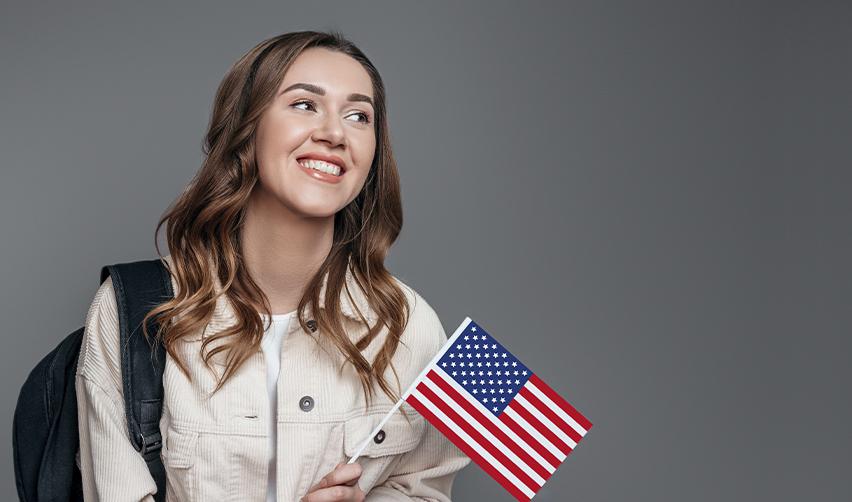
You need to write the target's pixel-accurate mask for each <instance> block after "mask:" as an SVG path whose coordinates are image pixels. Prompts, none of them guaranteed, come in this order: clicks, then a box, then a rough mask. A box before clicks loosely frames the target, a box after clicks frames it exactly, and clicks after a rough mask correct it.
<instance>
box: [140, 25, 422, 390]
mask: <svg viewBox="0 0 852 502" xmlns="http://www.w3.org/2000/svg"><path fill="white" fill-rule="evenodd" d="M312 47H322V48H326V49H330V50H334V51H338V52H341V53H343V54H347V55H348V56H350V57H352V58H354V59H355V60H356V61H358V62H359V63H361V65H362V66H363V67H364V69H365V70H366V71H367V73H368V74H369V75H370V79H371V80H372V85H373V94H374V101H375V119H374V127H375V134H376V151H375V155H374V159H373V163H372V165H371V166H370V172H369V174H368V176H367V180H366V182H365V184H364V187H363V190H362V191H361V192H360V193H359V194H358V196H357V197H356V198H355V199H354V200H353V201H352V202H351V203H349V204H348V205H347V206H346V207H345V208H343V209H342V210H340V211H339V212H338V213H337V214H335V216H334V238H333V244H332V248H331V251H330V252H329V254H328V256H327V257H326V259H325V261H324V262H323V263H322V265H321V266H320V268H319V270H318V271H317V273H316V274H315V275H314V277H313V278H312V279H311V280H310V281H309V282H308V285H307V286H306V289H305V292H304V294H303V296H302V298H301V300H300V301H299V306H298V310H297V317H298V320H299V324H300V325H301V327H302V329H303V330H306V332H307V330H308V325H307V324H306V322H307V321H306V319H305V312H304V311H305V307H306V306H308V305H310V309H311V313H312V314H313V318H314V320H315V322H316V329H318V330H319V333H321V334H322V336H324V337H327V338H328V339H329V340H330V341H331V342H333V344H334V345H335V346H336V347H337V349H339V350H340V352H341V353H342V354H343V356H344V360H343V365H345V364H346V363H347V362H348V363H350V364H352V365H353V366H354V368H355V370H356V371H357V374H358V377H359V379H360V381H361V385H362V387H363V390H364V395H365V398H366V400H367V403H369V402H370V400H371V398H372V397H373V394H374V389H373V384H374V383H378V385H379V386H380V387H381V389H382V390H383V391H384V393H385V394H386V395H387V396H388V397H390V398H391V400H392V401H394V402H395V401H396V400H398V398H399V395H398V394H397V392H396V391H395V390H394V389H392V388H391V387H390V385H389V384H388V382H386V381H385V378H384V376H383V375H384V373H385V370H386V368H387V367H388V365H390V368H391V370H392V371H393V374H394V376H395V378H396V380H397V389H398V390H399V391H400V392H401V389H399V377H398V375H397V373H396V369H395V368H393V364H392V363H391V359H392V357H393V355H394V353H395V352H396V349H397V346H398V344H399V339H400V336H401V334H402V332H403V330H404V328H405V326H406V324H407V323H408V317H409V314H410V306H409V305H408V302H407V299H406V297H405V294H404V293H403V291H402V289H401V288H400V286H399V285H397V283H396V282H395V281H394V278H393V276H392V275H391V274H390V273H389V272H388V271H387V270H386V269H385V267H384V260H385V256H386V255H387V251H388V249H389V248H390V246H391V245H392V244H393V243H394V241H395V240H396V238H397V236H398V235H399V232H400V230H401V228H402V203H401V198H400V187H399V173H398V171H397V167H396V161H395V160H394V157H393V154H392V151H391V145H390V140H389V133H388V127H387V111H386V105H385V89H384V84H383V83H382V79H381V77H380V75H379V73H378V71H377V70H376V68H375V66H373V64H372V63H371V62H370V60H369V59H367V56H365V55H364V53H363V52H361V50H359V49H358V48H357V47H356V46H355V45H354V44H353V43H352V42H350V41H348V40H346V39H345V38H344V37H343V36H342V35H341V34H340V33H338V32H335V31H333V32H315V31H299V32H292V33H285V34H282V35H278V36H276V37H273V38H270V39H267V40H264V41H263V42H261V43H259V44H258V45H257V46H255V47H254V48H252V49H251V50H250V51H248V52H247V53H246V54H244V55H243V56H242V57H241V58H240V59H239V60H238V61H237V62H236V63H234V65H233V66H232V67H231V68H230V69H229V70H228V72H227V74H226V75H225V77H224V78H223V80H222V82H221V83H220V85H219V88H218V91H217V92H216V99H215V102H214V103H213V110H212V114H211V118H210V123H209V127H208V129H207V134H206V137H205V141H204V145H203V153H204V155H205V158H204V161H203V163H202V165H201V168H200V169H199V170H198V172H197V173H196V174H195V176H194V178H193V179H192V180H191V181H190V182H189V184H188V185H187V186H186V188H185V189H184V191H183V193H182V194H181V195H180V196H179V197H178V198H177V200H176V201H175V202H174V203H173V204H172V205H171V206H170V207H169V209H168V210H167V211H166V212H165V213H164V215H163V216H162V218H161V219H160V221H159V222H158V224H157V228H156V230H155V232H154V240H155V246H156V247H157V253H158V254H159V255H160V256H162V253H161V252H160V248H159V245H158V244H157V236H158V235H159V232H160V227H161V226H162V225H163V224H164V223H167V234H166V235H167V242H168V247H169V251H170V254H171V259H172V261H173V262H174V270H170V272H171V274H172V275H173V276H174V277H175V280H176V281H177V284H178V288H177V291H176V292H175V298H174V299H172V300H170V301H167V302H165V303H163V304H162V305H160V306H158V307H156V308H154V309H152V310H151V312H150V313H149V314H148V315H147V316H146V317H145V321H144V322H143V327H144V326H147V323H148V322H149V318H155V319H156V321H157V322H158V324H159V328H158V330H157V333H156V335H155V340H154V343H156V342H158V341H159V342H162V343H163V344H164V346H165V348H166V350H167V352H168V354H169V355H171V356H172V358H173V359H174V360H175V361H176V362H177V364H178V366H179V367H180V369H181V371H182V372H183V373H184V374H185V375H186V376H187V378H191V376H190V374H189V371H188V369H187V366H186V362H185V361H183V360H182V358H181V357H180V355H179V353H178V350H177V346H176V343H177V342H178V341H179V340H180V339H181V338H183V337H186V336H188V335H190V334H192V333H197V332H198V330H203V329H205V327H206V325H207V323H208V321H209V320H210V319H211V316H212V315H213V312H214V308H215V305H216V300H217V298H218V296H219V295H221V294H224V295H226V296H227V300H228V301H230V302H231V304H232V305H233V310H234V313H235V315H236V317H237V322H236V323H235V324H234V325H233V326H232V327H229V328H227V329H225V330H223V331H222V332H220V333H217V334H215V335H214V336H211V337H207V338H205V340H204V342H203V343H202V346H201V351H202V354H204V355H203V360H204V362H205V364H206V365H207V366H208V367H211V366H210V358H212V357H213V356H214V355H215V354H216V353H218V352H219V351H228V352H227V355H228V357H227V364H226V367H225V371H224V373H223V374H222V376H221V378H220V379H219V380H218V383H217V385H216V388H215V389H214V393H215V392H216V391H218V390H219V389H220V388H221V387H222V385H224V383H225V382H226V381H227V380H228V379H229V378H230V377H231V376H232V375H233V374H234V373H235V372H236V371H237V369H238V368H239V367H240V366H241V365H242V364H243V363H244V362H245V361H246V360H247V359H248V358H249V357H251V356H252V354H253V353H255V352H256V351H257V350H258V348H259V346H260V341H261V338H262V336H263V333H264V324H263V320H262V319H261V317H260V314H259V312H264V313H266V314H267V315H269V314H270V306H269V300H268V298H267V297H266V295H264V293H263V291H262V290H261V289H260V287H259V286H258V285H257V283H255V281H254V280H252V278H251V276H250V274H249V273H248V271H247V269H246V266H245V263H244V261H243V256H242V254H241V245H240V242H241V231H240V230H241V226H242V223H243V219H244V216H245V210H246V205H247V203H248V200H249V196H250V194H251V192H252V189H253V188H254V187H255V185H256V184H257V183H258V179H259V178H258V166H257V160H256V156H255V143H254V140H255V133H256V131H257V126H258V121H259V119H260V117H261V115H262V114H263V112H264V110H265V109H266V108H267V107H268V106H269V105H270V103H271V102H272V100H273V98H274V96H275V92H276V90H277V89H278V87H279V86H280V84H281V82H282V80H283V78H284V73H285V72H286V71H287V69H288V68H289V67H290V65H291V64H292V63H293V61H294V60H295V59H296V57H297V56H299V54H301V53H302V52H303V51H304V50H305V49H308V48H312ZM347 268H349V270H351V272H352V274H353V276H354V277H355V279H356V281H357V283H358V286H359V287H360V288H361V289H362V290H363V291H364V292H365V293H367V295H366V296H367V297H368V299H369V305H370V307H371V308H372V309H373V310H374V311H375V313H376V314H377V317H378V320H377V322H376V323H375V324H374V325H373V326H369V322H368V321H367V319H365V318H364V317H363V316H361V321H362V322H363V324H364V325H365V326H366V327H367V331H366V334H365V335H364V336H363V337H361V338H360V339H359V340H357V342H353V341H352V340H351V339H350V337H349V336H347V334H346V331H345V330H344V326H343V321H342V319H341V315H342V314H341V310H340V305H339V295H340V294H341V291H342V288H344V287H345V286H346V281H345V279H346V271H347ZM213 270H215V272H216V274H218V279H219V282H220V284H221V286H222V288H221V291H218V292H217V291H216V290H215V289H216V288H215V283H214V280H213V277H212V276H211V275H212V271H213ZM326 274H328V279H327V281H328V282H327V285H326V289H325V296H324V308H318V307H319V303H318V302H319V300H320V298H319V295H320V293H321V289H322V279H323V277H324V276H325V275H326ZM347 294H349V292H348V288H347ZM382 327H386V328H387V337H386V339H385V342H384V344H383V346H382V347H381V349H380V350H379V351H378V352H377V355H376V357H375V358H374V360H373V362H372V363H370V362H369V361H368V360H367V359H366V358H365V357H364V356H363V355H362V354H361V352H362V350H363V349H365V348H366V347H367V346H369V345H370V343H371V342H372V341H373V339H374V338H376V336H377V335H378V334H379V333H380V331H381V329H382ZM143 332H144V334H145V336H146V337H149V333H148V330H147V329H144V330H143ZM220 338H225V339H227V340H226V341H223V343H221V344H218V346H215V347H214V348H213V349H212V350H210V351H207V350H206V349H207V345H208V344H209V343H212V342H214V341H215V340H218V339H220ZM149 340H150V338H149ZM205 352H206V353H205ZM342 367H343V366H341V369H342Z"/></svg>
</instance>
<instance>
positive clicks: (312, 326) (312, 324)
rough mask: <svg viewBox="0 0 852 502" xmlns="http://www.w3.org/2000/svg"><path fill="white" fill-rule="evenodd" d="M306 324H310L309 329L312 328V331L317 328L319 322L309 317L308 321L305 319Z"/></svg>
mask: <svg viewBox="0 0 852 502" xmlns="http://www.w3.org/2000/svg"><path fill="white" fill-rule="evenodd" d="M305 324H306V325H307V326H308V329H309V330H311V332H313V331H316V330H317V322H316V321H315V320H313V319H308V320H307V321H305Z"/></svg>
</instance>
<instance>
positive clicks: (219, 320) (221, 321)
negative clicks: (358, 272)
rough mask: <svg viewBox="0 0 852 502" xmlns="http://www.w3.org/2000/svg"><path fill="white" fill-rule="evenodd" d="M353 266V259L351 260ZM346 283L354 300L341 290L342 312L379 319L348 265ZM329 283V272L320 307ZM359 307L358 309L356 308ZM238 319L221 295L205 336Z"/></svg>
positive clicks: (357, 318) (215, 276) (218, 287)
mask: <svg viewBox="0 0 852 502" xmlns="http://www.w3.org/2000/svg"><path fill="white" fill-rule="evenodd" d="M163 258H164V259H165V261H166V262H168V264H169V266H172V264H173V262H172V259H171V254H167V255H165V256H164V257H163ZM349 265H350V266H351V259H350V262H349ZM210 271H211V276H212V278H213V285H214V291H215V292H216V293H219V292H220V291H222V283H221V282H220V281H219V276H218V274H216V271H215V268H214V267H213V264H212V263H210ZM345 281H346V285H347V286H348V288H349V293H350V294H351V295H352V300H350V299H349V295H347V294H346V289H345V288H344V289H343V290H341V291H340V296H339V302H340V311H341V313H342V314H343V315H344V316H345V317H348V318H350V319H353V320H355V321H360V320H361V318H360V316H359V315H358V310H360V311H361V313H362V314H363V315H364V318H365V319H367V321H368V322H369V323H370V324H372V323H373V322H374V321H375V320H376V319H378V314H376V312H375V311H374V310H373V309H372V307H370V304H369V302H368V300H367V295H366V294H365V293H364V292H363V291H362V290H361V287H360V286H359V285H358V282H357V281H356V280H355V276H354V274H353V273H352V270H351V269H350V268H349V267H347V268H346V277H345ZM327 283H328V272H326V274H325V275H324V276H323V280H322V285H321V286H320V294H319V308H321V309H324V308H325V290H326V285H327ZM172 285H173V287H175V289H177V284H176V282H175V280H174V277H172ZM356 309H357V310H356ZM305 316H306V317H305V319H308V320H310V319H313V312H312V311H311V306H310V304H309V305H307V306H306V307H305ZM235 321H236V313H235V312H234V308H233V305H232V304H231V301H230V300H229V299H228V297H227V295H224V294H223V295H219V297H218V298H216V305H215V307H214V309H213V317H212V318H211V320H210V323H209V325H208V328H207V329H205V330H204V336H209V335H210V334H212V332H215V331H218V330H219V329H224V328H225V327H227V326H231V325H232V324H233V323H234V322H235ZM297 329H299V323H298V322H291V323H290V332H293V331H296V330H297Z"/></svg>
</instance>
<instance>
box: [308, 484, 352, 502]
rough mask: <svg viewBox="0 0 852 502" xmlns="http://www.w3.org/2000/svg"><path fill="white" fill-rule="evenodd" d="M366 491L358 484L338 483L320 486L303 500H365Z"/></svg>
mask: <svg viewBox="0 0 852 502" xmlns="http://www.w3.org/2000/svg"><path fill="white" fill-rule="evenodd" d="M363 500H364V492H363V491H361V487H360V486H358V485H357V484H356V485H355V486H347V485H337V486H329V487H328V488H320V489H319V490H317V491H315V492H311V493H308V494H307V495H305V496H304V497H303V498H302V502H363Z"/></svg>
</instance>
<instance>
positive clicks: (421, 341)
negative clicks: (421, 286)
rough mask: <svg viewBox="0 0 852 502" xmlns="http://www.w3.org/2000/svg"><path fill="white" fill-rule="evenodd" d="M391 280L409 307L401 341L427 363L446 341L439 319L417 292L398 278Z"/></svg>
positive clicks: (427, 302)
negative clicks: (398, 288) (403, 295)
mask: <svg viewBox="0 0 852 502" xmlns="http://www.w3.org/2000/svg"><path fill="white" fill-rule="evenodd" d="M393 278H394V280H395V281H396V282H397V284H398V285H399V286H400V288H401V289H402V291H403V292H404V293H405V295H406V299H407V300H408V305H409V316H408V322H407V324H406V325H405V329H404V330H403V334H402V338H401V341H402V342H403V343H404V344H405V345H406V346H408V347H409V348H410V349H411V350H412V352H413V353H415V354H418V355H420V356H421V357H426V359H427V361H428V360H431V358H432V356H433V355H434V354H436V353H437V352H438V351H439V350H440V349H441V347H442V346H443V345H444V343H445V342H446V341H447V335H446V333H445V332H444V327H443V324H442V323H441V318H440V317H439V316H438V313H437V312H436V311H435V309H434V308H433V307H432V305H431V304H430V303H429V301H427V300H426V298H425V297H424V296H423V295H422V294H420V292H419V291H417V290H416V289H414V288H413V287H412V286H411V285H409V284H407V283H405V282H403V281H402V280H400V279H399V278H398V277H396V276H393Z"/></svg>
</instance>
